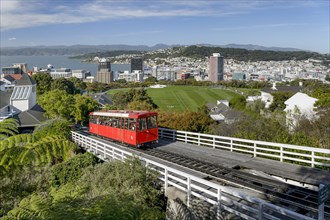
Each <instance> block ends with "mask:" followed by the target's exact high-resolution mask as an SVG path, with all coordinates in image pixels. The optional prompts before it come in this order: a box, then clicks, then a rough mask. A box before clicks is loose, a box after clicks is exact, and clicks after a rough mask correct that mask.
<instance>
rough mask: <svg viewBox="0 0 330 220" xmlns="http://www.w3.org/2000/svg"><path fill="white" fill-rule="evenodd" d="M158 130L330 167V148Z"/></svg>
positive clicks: (166, 135) (283, 159)
mask: <svg viewBox="0 0 330 220" xmlns="http://www.w3.org/2000/svg"><path fill="white" fill-rule="evenodd" d="M158 130H159V132H158V135H159V137H160V138H165V139H171V140H176V141H182V142H185V143H191V144H196V145H198V146H208V147H212V148H217V149H224V150H230V151H231V152H238V153H248V154H251V155H253V156H254V157H261V156H262V157H264V158H267V159H269V158H271V159H273V160H279V161H280V162H300V163H301V164H302V165H304V164H308V166H311V167H315V166H316V165H317V166H319V167H330V149H323V148H314V147H307V146H299V145H291V144H282V143H274V142H266V141H258V140H248V139H242V138H233V137H225V136H217V135H210V134H201V133H195V132H187V131H180V130H172V129H167V128H159V129H158Z"/></svg>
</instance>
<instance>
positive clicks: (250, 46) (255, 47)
mask: <svg viewBox="0 0 330 220" xmlns="http://www.w3.org/2000/svg"><path fill="white" fill-rule="evenodd" d="M222 47H225V48H240V49H247V50H271V51H304V50H301V49H297V48H288V47H264V46H259V45H253V44H227V45H224V46H222Z"/></svg>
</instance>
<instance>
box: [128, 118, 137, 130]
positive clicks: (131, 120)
mask: <svg viewBox="0 0 330 220" xmlns="http://www.w3.org/2000/svg"><path fill="white" fill-rule="evenodd" d="M128 129H129V130H131V131H135V129H136V119H135V118H129V119H128Z"/></svg>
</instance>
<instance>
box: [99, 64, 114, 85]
mask: <svg viewBox="0 0 330 220" xmlns="http://www.w3.org/2000/svg"><path fill="white" fill-rule="evenodd" d="M96 81H97V82H100V83H111V82H113V72H112V71H111V63H110V61H108V60H107V59H105V58H103V59H101V60H100V61H99V66H98V71H97V73H96Z"/></svg>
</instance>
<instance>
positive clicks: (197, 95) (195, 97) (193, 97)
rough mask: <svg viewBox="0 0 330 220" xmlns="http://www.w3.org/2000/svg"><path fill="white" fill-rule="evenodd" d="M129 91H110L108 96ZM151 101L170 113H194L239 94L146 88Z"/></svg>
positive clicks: (193, 88)
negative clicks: (208, 104)
mask: <svg viewBox="0 0 330 220" xmlns="http://www.w3.org/2000/svg"><path fill="white" fill-rule="evenodd" d="M127 90H129V89H122V90H112V91H110V92H109V94H114V93H116V92H119V91H127ZM147 92H148V94H149V96H150V97H151V98H152V100H153V101H154V102H155V103H156V104H157V105H158V107H159V108H160V109H162V110H170V111H180V112H182V111H185V110H191V111H196V110H197V109H198V107H201V106H202V105H204V104H207V103H214V104H216V101H217V100H219V99H226V100H229V101H230V100H231V99H232V98H234V97H237V96H239V94H237V93H235V92H232V91H229V90H223V89H217V88H210V87H200V86H168V87H166V88H158V89H153V88H147Z"/></svg>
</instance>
